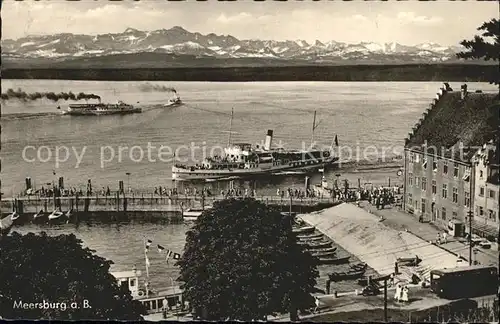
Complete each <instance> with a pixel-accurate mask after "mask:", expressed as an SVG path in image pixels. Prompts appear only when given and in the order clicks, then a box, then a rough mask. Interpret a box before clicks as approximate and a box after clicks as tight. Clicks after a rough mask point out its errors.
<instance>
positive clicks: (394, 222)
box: [359, 201, 498, 267]
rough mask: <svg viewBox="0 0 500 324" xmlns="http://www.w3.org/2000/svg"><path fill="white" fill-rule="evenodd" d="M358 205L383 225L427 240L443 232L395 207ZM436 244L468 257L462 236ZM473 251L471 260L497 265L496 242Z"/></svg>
mask: <svg viewBox="0 0 500 324" xmlns="http://www.w3.org/2000/svg"><path fill="white" fill-rule="evenodd" d="M359 206H360V207H362V208H364V209H365V210H368V211H370V212H371V213H373V214H375V215H377V216H381V217H383V218H384V221H383V222H382V223H383V224H384V225H386V226H388V227H392V228H394V229H396V230H399V231H404V230H408V231H409V232H411V233H412V234H414V235H416V236H418V237H420V238H421V239H423V240H425V241H427V242H434V243H435V241H436V237H437V235H438V234H442V233H443V229H439V228H437V227H436V226H435V225H433V224H431V223H420V222H419V221H418V219H417V217H415V216H414V215H410V214H408V213H405V212H403V211H401V210H399V209H398V208H396V207H390V206H386V207H385V208H384V209H377V208H376V207H375V206H373V205H371V204H369V203H368V202H367V201H361V202H359ZM437 246H438V247H440V248H441V249H444V250H447V251H449V252H451V253H454V254H458V255H460V256H461V257H463V258H465V259H467V260H468V259H469V244H468V242H467V241H465V239H463V238H454V237H450V236H448V239H447V242H446V243H441V244H439V245H437ZM474 251H475V252H476V253H473V260H477V261H478V262H479V263H480V264H484V265H488V264H494V265H496V266H497V267H498V244H497V243H492V248H491V249H482V248H479V247H477V248H474Z"/></svg>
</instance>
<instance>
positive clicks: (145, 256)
mask: <svg viewBox="0 0 500 324" xmlns="http://www.w3.org/2000/svg"><path fill="white" fill-rule="evenodd" d="M143 240H144V262H145V263H146V284H145V286H146V297H148V296H149V265H148V263H149V262H148V250H147V246H146V237H144V238H143Z"/></svg>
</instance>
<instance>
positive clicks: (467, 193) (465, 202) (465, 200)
mask: <svg viewBox="0 0 500 324" xmlns="http://www.w3.org/2000/svg"><path fill="white" fill-rule="evenodd" d="M464 197H465V199H464V204H465V206H467V207H470V192H464Z"/></svg>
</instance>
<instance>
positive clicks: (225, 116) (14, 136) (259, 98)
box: [1, 80, 494, 195]
mask: <svg viewBox="0 0 500 324" xmlns="http://www.w3.org/2000/svg"><path fill="white" fill-rule="evenodd" d="M141 84H142V85H144V82H100V81H99V82H95V81H61V80H2V91H3V92H5V91H6V90H7V89H8V88H14V89H17V88H21V89H22V90H24V91H26V92H28V93H30V92H36V91H38V92H43V91H46V92H48V91H54V92H61V91H64V92H68V91H72V92H74V93H78V92H85V93H95V94H98V95H100V96H101V97H102V100H103V101H104V102H116V101H117V100H123V101H125V102H127V103H131V104H135V105H137V106H140V107H143V110H144V112H143V113H142V114H134V115H126V116H117V115H115V116H100V117H85V116H84V117H79V116H59V115H45V116H37V117H34V118H16V117H19V115H16V114H32V113H51V114H54V113H57V112H60V110H57V109H56V107H57V106H58V105H60V106H61V109H66V108H67V105H68V104H69V103H70V102H65V101H59V102H57V103H54V102H52V101H49V100H36V101H32V102H21V101H18V100H7V101H3V102H2V115H3V116H2V150H1V155H2V192H4V194H5V195H10V194H11V193H13V194H16V193H18V192H20V191H21V190H23V188H24V178H25V177H31V178H32V179H33V181H34V183H35V185H37V187H40V186H41V185H43V184H46V183H50V182H51V181H53V180H54V179H55V178H56V177H54V175H53V171H55V172H56V175H57V177H59V176H62V177H64V179H65V184H66V185H70V186H84V185H85V184H86V183H87V179H91V180H92V183H93V185H94V188H101V187H102V186H110V188H111V189H112V190H113V188H116V187H117V186H118V181H119V180H124V181H125V182H127V181H130V186H131V187H133V188H148V189H150V188H152V187H155V186H159V185H161V186H171V181H170V178H171V166H172V162H171V159H172V157H173V152H174V151H175V150H176V149H178V148H179V147H181V146H190V145H191V143H193V145H197V146H199V147H200V149H195V150H194V153H193V154H192V155H193V157H194V158H195V159H197V160H199V158H200V156H201V155H202V154H203V152H202V151H203V149H202V148H203V147H204V150H205V151H206V153H205V154H209V153H210V150H211V149H213V148H214V147H215V148H217V147H223V146H225V145H226V144H227V141H228V130H229V123H230V113H231V109H234V118H233V126H232V130H233V131H234V132H235V133H233V134H232V139H231V141H232V142H236V141H239V142H248V143H252V144H254V143H261V142H262V141H263V140H264V138H265V135H266V132H267V130H268V129H273V130H274V138H273V142H274V143H277V144H282V145H283V146H284V147H286V148H301V147H302V146H303V145H304V144H303V142H305V145H306V147H307V146H308V145H309V144H310V142H311V133H312V132H311V128H312V123H313V112H314V111H315V110H316V111H317V122H319V125H318V127H317V128H316V130H315V137H314V139H315V141H316V142H317V143H318V144H319V145H324V146H330V145H331V143H332V139H333V138H334V136H335V135H337V136H338V140H339V145H340V146H349V147H351V148H352V149H353V150H355V148H356V147H359V148H360V149H361V150H363V148H366V147H368V146H375V147H377V148H378V149H380V151H379V152H376V153H374V154H375V155H377V154H378V155H380V154H381V148H382V147H398V148H401V146H402V145H403V141H404V138H405V137H406V136H407V134H408V132H409V131H410V130H411V127H412V126H413V125H414V124H415V122H416V121H417V120H418V118H420V116H421V114H422V113H423V112H424V111H425V110H426V109H427V108H428V106H429V104H430V102H431V101H432V99H433V98H434V96H435V94H436V92H437V90H438V89H439V87H440V86H441V84H440V83H437V82H436V83H432V82H249V83H232V82H228V83H216V82H154V83H153V84H155V85H164V86H167V87H174V88H175V89H177V91H178V92H179V95H180V96H181V98H182V99H183V101H184V102H185V103H186V104H185V105H183V106H180V107H176V108H163V107H161V105H162V104H163V103H164V102H166V100H167V99H168V98H169V97H171V93H168V92H145V91H143V90H141V89H143V87H141ZM452 86H453V87H456V88H458V87H459V85H458V84H456V85H455V84H452ZM469 87H470V88H471V89H477V88H480V89H489V88H492V87H491V86H490V85H488V84H469ZM493 89H494V88H493ZM137 102H139V103H137ZM148 143H150V144H149V145H150V147H151V149H150V152H151V159H149V161H148V157H147V150H148ZM161 145H164V146H168V147H169V148H170V149H171V150H170V151H171V152H169V151H168V150H163V153H162V155H159V153H160V152H159V148H160V146H161ZM27 146H34V147H35V149H39V148H40V147H42V146H47V147H48V148H50V149H51V152H52V158H51V159H50V160H49V161H47V162H41V161H39V160H36V161H35V162H27V161H25V160H24V159H23V149H24V148H25V147H27ZM58 146H66V147H68V149H69V150H70V154H69V158H68V160H67V161H66V162H61V163H60V164H59V165H56V164H55V157H54V155H55V149H56V147H58ZM134 146H139V147H140V148H137V147H136V148H133V147H134ZM48 148H42V149H41V151H40V152H41V157H42V159H46V158H48V157H49V155H48V151H47V150H48ZM84 148H85V151H84V154H83V155H81V156H82V159H81V164H80V165H78V167H77V168H75V166H76V163H77V155H76V154H75V153H74V152H77V154H82V150H83V149H84ZM120 148H121V149H122V153H121V156H119V149H120ZM35 149H34V148H28V149H27V151H26V157H27V158H28V159H35V158H36V157H37V155H36V151H35ZM141 150H142V152H143V154H144V158H143V160H142V161H140V162H136V161H139V158H140V153H141ZM131 151H132V153H131ZM60 152H61V153H60V159H61V160H63V159H64V158H65V155H66V153H65V152H64V151H63V149H60ZM215 152H217V151H215ZM113 153H114V156H113ZM170 153H172V154H170ZM101 156H102V157H103V158H104V159H103V160H104V161H101ZM371 156H373V154H372V155H371ZM193 157H191V154H190V152H189V151H188V150H187V149H178V152H177V156H176V158H177V159H189V160H193ZM160 158H161V160H160ZM154 160H156V161H154ZM162 160H163V161H162ZM101 162H102V163H101ZM127 172H128V173H130V176H129V177H127V175H126V173H127ZM281 181H284V182H285V184H284V185H291V184H292V185H293V182H294V181H295V182H297V183H300V184H302V183H303V181H302V179H293V180H290V181H292V183H290V182H287V180H286V179H285V180H281Z"/></svg>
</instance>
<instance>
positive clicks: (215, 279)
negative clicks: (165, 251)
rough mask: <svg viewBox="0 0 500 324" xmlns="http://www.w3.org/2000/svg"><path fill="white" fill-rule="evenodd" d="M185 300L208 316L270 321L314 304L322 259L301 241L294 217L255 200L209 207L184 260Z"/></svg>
mask: <svg viewBox="0 0 500 324" xmlns="http://www.w3.org/2000/svg"><path fill="white" fill-rule="evenodd" d="M178 265H180V268H181V275H180V278H179V279H180V280H181V281H183V282H184V285H183V288H184V298H186V299H187V300H189V301H190V303H191V305H192V306H193V309H194V315H195V316H197V317H201V318H203V319H206V320H228V319H229V320H242V321H251V320H264V319H265V318H266V316H267V315H271V314H276V313H287V312H289V311H290V313H291V318H292V319H295V318H296V311H297V309H305V308H308V307H310V306H311V304H312V301H313V298H312V297H311V294H310V293H311V292H314V291H315V288H314V286H315V284H316V278H317V277H318V271H317V269H316V266H317V259H316V258H314V257H313V256H311V254H310V253H308V252H306V251H304V250H303V249H302V247H301V246H300V245H299V244H297V239H296V236H295V234H294V233H293V232H292V222H291V219H290V218H289V217H286V216H283V215H281V213H280V212H279V211H278V210H277V209H274V208H270V207H268V206H266V205H264V204H263V203H261V202H259V201H256V200H254V199H250V198H246V199H229V200H224V201H220V202H217V203H215V204H214V208H213V209H210V210H205V211H204V212H203V214H202V216H201V217H200V218H198V220H197V222H196V223H195V225H194V226H193V228H192V229H191V230H190V231H189V232H188V233H187V238H186V245H185V251H184V255H183V257H182V259H181V260H179V261H178Z"/></svg>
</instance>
